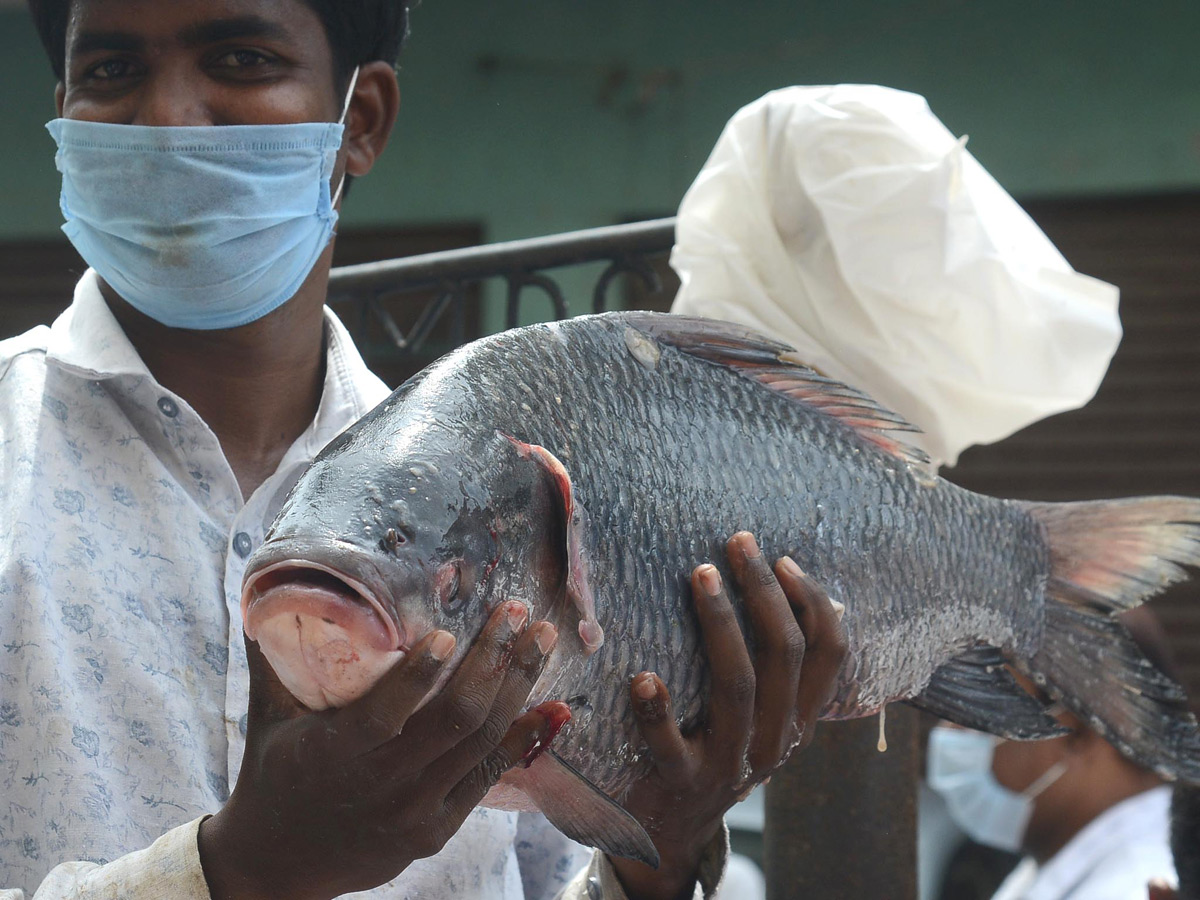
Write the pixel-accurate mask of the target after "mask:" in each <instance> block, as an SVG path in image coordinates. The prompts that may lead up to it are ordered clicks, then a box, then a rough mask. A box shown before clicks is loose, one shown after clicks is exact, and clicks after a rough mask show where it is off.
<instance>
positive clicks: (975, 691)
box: [906, 645, 1068, 741]
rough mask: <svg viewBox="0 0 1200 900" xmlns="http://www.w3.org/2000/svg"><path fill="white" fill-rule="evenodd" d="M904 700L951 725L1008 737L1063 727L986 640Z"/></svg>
mask: <svg viewBox="0 0 1200 900" xmlns="http://www.w3.org/2000/svg"><path fill="white" fill-rule="evenodd" d="M906 702H907V703H909V704H910V705H912V706H916V707H918V708H919V709H923V710H925V711H927V712H931V713H933V714H934V715H935V716H938V717H939V718H942V719H946V720H947V721H950V722H954V723H955V724H957V725H965V726H966V727H967V728H974V729H975V730H976V731H988V732H991V733H992V734H998V735H1000V736H1001V737H1004V738H1008V739H1009V740H1014V741H1029V740H1036V739H1038V738H1047V737H1057V736H1058V735H1062V734H1066V733H1067V732H1068V729H1066V728H1063V727H1062V726H1061V725H1059V724H1058V722H1056V721H1055V720H1054V718H1053V717H1051V716H1049V715H1047V713H1046V711H1045V708H1044V707H1043V706H1042V703H1041V702H1040V701H1039V700H1038V699H1037V698H1036V697H1034V696H1032V695H1031V694H1029V693H1028V692H1027V691H1025V689H1024V688H1022V687H1021V685H1020V684H1018V683H1017V680H1016V679H1015V678H1013V677H1012V674H1011V673H1010V672H1009V671H1008V669H1007V668H1005V659H1004V656H1003V655H1002V654H1001V653H1000V651H999V650H997V649H996V648H995V647H991V646H986V645H985V646H980V647H976V648H974V649H972V650H968V651H967V652H966V653H963V654H962V655H960V656H957V657H955V658H954V659H952V660H950V662H948V663H945V664H944V665H942V666H941V667H940V668H939V669H938V670H937V671H936V672H934V673H933V677H932V678H931V679H930V680H929V684H928V686H926V688H925V690H924V691H922V692H921V693H920V694H918V695H917V696H916V697H913V698H912V699H910V700H908V701H906Z"/></svg>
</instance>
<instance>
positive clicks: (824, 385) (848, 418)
mask: <svg viewBox="0 0 1200 900" xmlns="http://www.w3.org/2000/svg"><path fill="white" fill-rule="evenodd" d="M622 319H623V321H624V322H625V323H626V324H627V325H628V326H629V327H630V328H635V329H637V330H638V331H641V332H642V333H643V334H645V335H647V336H649V337H651V338H653V339H654V340H656V341H657V342H659V343H660V344H663V345H666V346H669V347H673V348H675V349H676V350H678V351H680V352H681V353H686V354H688V355H690V356H695V357H698V358H700V359H704V360H707V361H708V362H710V363H714V364H715V365H719V366H724V367H725V368H728V369H731V370H733V371H734V372H736V373H737V374H739V375H741V376H742V377H744V378H747V379H749V380H751V381H755V382H757V383H758V384H761V385H762V386H763V387H765V388H767V389H768V390H772V391H775V392H777V393H780V394H783V395H784V396H786V397H788V398H789V399H790V400H793V401H794V402H796V403H799V404H801V405H803V406H805V407H807V408H808V409H810V410H812V411H813V412H815V413H817V414H819V415H823V416H827V417H829V418H830V419H833V420H835V421H837V422H839V423H840V424H841V425H843V426H845V427H846V428H849V429H850V430H851V431H853V432H854V433H855V434H856V435H857V436H858V437H859V438H860V439H862V440H863V441H865V442H866V443H868V444H871V445H873V446H875V447H878V448H879V449H881V450H883V451H884V452H885V453H888V454H890V455H891V456H894V457H895V458H897V459H899V460H900V461H901V462H903V463H905V464H906V465H909V466H912V467H913V468H915V469H917V470H918V471H920V472H921V473H922V474H924V475H928V476H931V477H932V476H933V475H935V474H936V470H935V468H934V466H933V464H932V463H931V461H930V459H929V456H928V454H926V453H925V451H924V450H922V449H920V448H919V447H916V446H914V445H912V444H910V443H908V442H906V441H904V440H903V439H902V438H900V437H898V434H897V433H904V432H907V433H911V434H919V433H920V431H921V429H919V428H917V427H916V426H915V425H913V424H911V423H909V422H908V421H906V420H905V419H904V418H903V417H902V416H900V415H899V414H898V413H895V412H892V411H891V410H889V409H885V408H884V407H883V406H881V405H880V404H878V403H877V402H875V401H874V400H872V399H871V398H870V397H869V396H867V395H866V394H864V393H863V392H862V391H860V390H858V389H857V388H854V387H851V386H850V385H848V384H845V383H843V382H841V381H837V380H835V379H833V378H829V377H827V376H825V375H822V374H821V373H820V372H818V371H817V370H816V369H813V368H811V367H810V366H807V365H805V364H804V363H803V361H801V360H800V359H799V358H798V357H797V355H796V351H795V350H794V349H793V348H792V347H790V346H788V345H787V344H782V343H780V342H779V341H775V340H772V339H771V338H768V337H764V336H763V335H761V334H758V333H757V332H754V331H752V330H750V329H748V328H744V327H743V326H741V325H733V324H731V323H729V322H719V321H716V320H714V319H700V318H691V317H688V316H675V315H663V314H655V313H648V312H637V313H626V314H624V315H623V316H622ZM625 341H626V344H627V345H628V346H630V348H631V351H630V352H634V351H633V349H632V348H633V347H634V344H633V343H631V340H630V337H629V336H628V334H627V335H626V338H625ZM642 352H643V355H644V350H643V351H642ZM641 358H642V356H640V355H639V356H638V359H639V361H640V360H641Z"/></svg>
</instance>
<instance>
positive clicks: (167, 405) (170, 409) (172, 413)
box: [158, 397, 179, 419]
mask: <svg viewBox="0 0 1200 900" xmlns="http://www.w3.org/2000/svg"><path fill="white" fill-rule="evenodd" d="M158 409H159V412H161V413H162V414H163V415H164V416H166V417H167V418H168V419H173V418H175V417H176V416H177V415H179V407H178V406H177V405H176V404H175V401H174V400H172V399H171V398H170V397H159V398H158Z"/></svg>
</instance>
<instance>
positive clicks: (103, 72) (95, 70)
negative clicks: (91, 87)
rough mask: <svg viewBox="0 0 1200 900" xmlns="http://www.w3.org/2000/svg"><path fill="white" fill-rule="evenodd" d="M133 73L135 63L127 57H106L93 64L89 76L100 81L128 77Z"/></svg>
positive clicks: (88, 72)
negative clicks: (102, 60) (100, 61)
mask: <svg viewBox="0 0 1200 900" xmlns="http://www.w3.org/2000/svg"><path fill="white" fill-rule="evenodd" d="M132 73H133V63H131V62H130V61H129V60H127V59H106V60H105V61H104V62H102V63H99V64H97V65H94V66H92V67H91V68H90V69H88V71H87V77H88V78H91V79H96V80H98V81H114V80H116V79H118V78H127V77H129V75H131V74H132Z"/></svg>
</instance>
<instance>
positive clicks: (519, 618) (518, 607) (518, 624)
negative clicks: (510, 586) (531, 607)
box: [504, 600, 529, 634]
mask: <svg viewBox="0 0 1200 900" xmlns="http://www.w3.org/2000/svg"><path fill="white" fill-rule="evenodd" d="M504 616H505V618H506V619H507V620H508V630H509V631H511V632H512V633H513V634H517V633H519V632H520V631H521V629H523V628H524V627H525V620H526V619H527V618H529V614H528V613H527V612H526V610H525V604H523V603H518V602H517V601H515V600H512V601H510V602H509V603H508V604H507V606H505V609H504Z"/></svg>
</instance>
